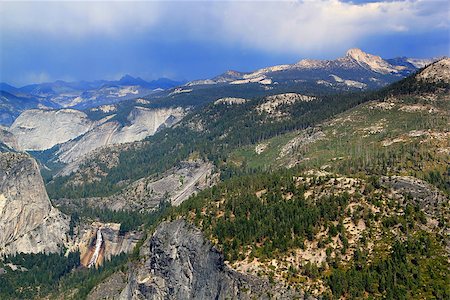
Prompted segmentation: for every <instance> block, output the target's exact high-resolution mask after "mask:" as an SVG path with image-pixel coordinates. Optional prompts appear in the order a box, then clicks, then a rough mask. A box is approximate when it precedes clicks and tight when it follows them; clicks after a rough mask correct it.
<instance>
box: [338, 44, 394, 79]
mask: <svg viewBox="0 0 450 300" xmlns="http://www.w3.org/2000/svg"><path fill="white" fill-rule="evenodd" d="M345 57H347V58H350V59H352V60H354V61H355V62H356V63H357V64H359V65H360V66H361V67H364V68H368V69H370V70H372V71H374V72H377V73H381V74H389V73H397V72H398V70H397V69H396V68H395V67H394V66H392V65H391V64H390V63H388V62H387V61H385V60H384V59H382V58H381V57H380V56H377V55H373V54H369V53H366V52H364V51H362V50H361V49H358V48H352V49H349V50H348V51H347V53H346V55H345Z"/></svg>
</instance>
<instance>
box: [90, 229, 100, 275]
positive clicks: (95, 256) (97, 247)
mask: <svg viewBox="0 0 450 300" xmlns="http://www.w3.org/2000/svg"><path fill="white" fill-rule="evenodd" d="M102 242H103V238H102V230H101V229H100V228H99V229H98V230H97V240H96V242H95V251H94V254H93V255H92V257H91V260H90V261H89V264H88V268H91V267H92V266H95V263H96V262H97V259H98V256H99V254H100V249H101V247H102Z"/></svg>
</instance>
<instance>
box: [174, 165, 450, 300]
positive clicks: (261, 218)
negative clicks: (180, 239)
mask: <svg viewBox="0 0 450 300" xmlns="http://www.w3.org/2000/svg"><path fill="white" fill-rule="evenodd" d="M308 178H309V179H308ZM361 180H362V182H361V183H353V185H352V186H351V187H343V186H341V185H340V183H339V181H338V180H337V179H336V178H334V177H333V176H331V175H328V176H325V177H323V176H322V177H316V176H311V175H310V176H309V177H308V176H306V177H305V175H303V176H302V175H301V173H300V172H299V171H298V170H297V169H291V170H279V171H275V172H270V173H267V172H257V173H255V174H252V175H241V176H233V177H232V178H230V179H227V180H225V181H224V182H222V183H220V184H218V185H217V186H215V187H213V188H211V189H208V190H205V191H203V192H201V193H199V194H198V195H197V196H194V197H191V198H190V199H188V200H187V201H185V202H184V203H183V204H182V205H181V206H180V207H178V208H173V209H172V210H171V212H170V218H177V217H179V216H180V215H181V216H184V217H186V218H188V219H189V220H191V221H192V222H193V223H194V224H195V225H196V226H198V227H199V228H201V229H202V231H203V232H204V233H205V234H206V235H207V236H209V238H210V240H211V241H213V243H214V244H215V245H216V246H217V247H218V248H219V249H220V250H221V251H222V252H223V253H224V256H225V258H226V259H227V260H229V261H230V262H231V263H232V264H234V265H235V266H239V265H241V264H245V263H246V262H247V261H252V260H253V259H254V258H256V259H258V261H259V262H261V263H263V264H264V263H266V264H267V265H266V267H265V268H266V269H265V270H266V271H265V272H266V273H262V274H266V275H267V276H269V277H270V278H273V276H275V274H278V275H277V276H281V277H283V276H285V278H286V280H288V282H289V284H291V285H293V286H298V284H300V286H299V287H301V288H305V286H304V285H302V284H301V283H302V282H304V280H305V279H301V278H304V276H306V277H308V278H310V279H309V280H312V281H313V282H317V281H318V280H322V282H323V283H325V287H326V291H328V292H326V293H325V294H324V295H325V296H326V295H327V293H329V294H328V295H329V296H330V297H332V298H335V299H339V298H340V297H342V296H344V297H346V298H351V299H354V298H365V297H368V298H369V299H370V298H371V297H372V298H386V299H405V297H409V298H411V297H412V298H415V297H416V296H415V295H421V297H420V298H427V299H445V298H448V296H449V292H450V290H449V288H448V287H449V284H448V283H449V282H450V276H449V274H448V269H449V268H450V265H449V263H448V261H447V258H446V252H445V250H444V246H443V242H442V237H441V236H440V235H439V234H436V233H431V232H430V231H424V230H423V229H421V228H423V226H424V225H425V224H426V223H427V219H426V216H425V214H424V212H423V211H422V210H421V209H420V208H419V207H418V206H414V205H412V204H410V203H409V202H407V203H406V204H403V205H400V204H399V203H398V200H395V198H390V196H388V195H389V193H390V192H389V190H386V188H385V187H382V186H380V184H379V182H378V178H377V177H376V176H373V177H369V178H366V179H365V180H364V179H361ZM333 182H334V183H333ZM351 188H355V189H356V190H361V191H362V192H363V194H360V193H358V192H352V193H351V194H349V193H348V192H347V191H348V190H351ZM311 191H315V192H314V193H311V195H313V194H315V195H316V196H314V197H308V198H305V196H304V195H305V194H307V193H308V192H311ZM405 197H407V196H405ZM372 205H373V207H377V209H375V208H371V207H372ZM350 207H353V208H352V209H350ZM360 219H362V220H363V221H364V224H365V226H364V227H363V228H366V229H365V230H364V231H363V232H362V233H361V235H360V238H359V240H350V236H351V232H350V231H348V230H349V229H348V228H347V226H349V225H348V222H349V220H351V222H353V223H354V224H358V220H360ZM346 224H347V225H346ZM440 226H442V225H440ZM346 228H347V229H346ZM375 232H378V234H375ZM369 236H370V239H368V237H369ZM335 238H337V241H339V242H338V243H337V244H336V245H337V247H336V246H333V247H332V246H331V245H333V243H335V242H333V239H335ZM369 240H370V242H372V243H374V244H375V247H374V248H373V251H369V250H368V249H369V247H368V242H369ZM313 243H317V247H318V248H317V249H315V250H314V251H317V252H319V251H320V249H326V255H327V258H326V262H327V265H328V267H326V265H323V264H322V265H319V266H317V265H315V264H314V263H310V262H308V263H307V264H306V265H292V263H291V262H290V261H289V260H285V258H286V257H290V256H291V255H293V253H295V250H296V249H302V250H303V251H306V248H307V245H309V246H310V245H312V244H313ZM339 245H340V246H339ZM309 246H308V247H309ZM335 247H336V248H335ZM371 247H372V246H371ZM350 254H351V258H350V260H346V259H344V255H350ZM272 259H275V260H276V261H278V264H280V267H274V266H273V265H271V264H270V262H271V261H272ZM284 262H287V263H284ZM283 263H284V264H283ZM299 270H301V271H302V272H301V273H300V272H299ZM259 272H261V271H259ZM282 274H287V275H282ZM302 276H303V277H302Z"/></svg>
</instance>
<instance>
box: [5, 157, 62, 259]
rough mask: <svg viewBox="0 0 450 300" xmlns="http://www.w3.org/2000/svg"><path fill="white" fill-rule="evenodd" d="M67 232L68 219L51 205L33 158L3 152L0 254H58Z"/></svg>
mask: <svg viewBox="0 0 450 300" xmlns="http://www.w3.org/2000/svg"><path fill="white" fill-rule="evenodd" d="M68 229H69V220H68V218H67V217H65V216H64V215H63V214H62V213H61V212H59V210H57V209H56V208H54V207H53V206H52V205H51V203H50V200H49V198H48V196H47V192H46V191H45V187H44V182H43V180H42V177H41V175H40V173H39V167H38V165H37V163H36V162H35V161H34V159H32V158H31V157H29V156H28V155H27V154H23V153H11V152H9V153H8V152H7V153H0V232H1V234H0V255H5V254H13V253H18V252H23V253H39V252H46V253H49V252H58V251H60V249H61V248H62V247H63V246H64V244H65V243H66V242H67V235H66V232H67V231H68Z"/></svg>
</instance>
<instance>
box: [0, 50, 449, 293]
mask: <svg viewBox="0 0 450 300" xmlns="http://www.w3.org/2000/svg"><path fill="white" fill-rule="evenodd" d="M449 70H450V60H449V59H448V58H442V59H438V60H437V61H435V60H431V59H430V60H414V59H409V58H397V59H383V58H381V57H379V56H376V55H371V54H367V53H364V52H362V51H361V50H359V49H350V50H348V51H347V53H346V55H345V56H344V57H341V58H338V59H336V60H309V59H308V60H306V59H305V60H301V61H299V62H298V63H295V64H291V65H278V66H272V67H267V68H263V69H259V70H256V71H253V72H238V71H228V72H226V73H224V74H222V75H219V76H216V77H213V78H211V79H206V80H196V81H191V82H188V83H185V84H177V85H176V86H170V84H172V83H168V84H169V86H165V90H158V91H154V90H153V91H151V92H150V93H148V94H145V95H144V94H140V92H139V93H137V92H136V93H134V92H133V91H134V90H133V89H132V88H129V89H127V90H126V91H129V93H128V92H126V93H125V91H123V93H125V94H126V95H125V96H121V95H122V94H120V93H121V92H118V93H119V94H118V96H117V97H116V98H114V99H111V101H109V100H99V101H98V102H97V101H94V100H92V99H91V100H86V99H84V100H80V102H77V104H76V105H72V104H73V100H71V101H72V102H68V100H61V99H60V98H58V99H60V100H58V101H59V102H58V101H57V100H55V98H51V97H50V96H45V97H44V96H42V98H40V100H39V101H44V100H43V99H45V101H50V100H51V101H53V102H54V103H57V104H58V105H59V106H58V107H56V106H55V107H51V108H48V107H46V108H43V107H39V105H37V106H35V107H27V108H26V109H24V108H23V107H16V108H14V109H10V112H9V113H8V114H9V115H8V117H5V120H6V119H8V120H9V121H8V122H9V124H7V127H6V126H5V127H2V132H1V134H0V142H1V144H0V151H1V153H0V187H1V190H0V229H1V231H2V232H3V233H4V235H2V236H1V237H0V255H1V256H2V260H0V282H1V287H0V298H2V299H3V298H5V299H105V298H107V299H130V300H131V299H229V298H231V299H362V298H363V299H405V298H412V299H446V298H448V297H449V296H450V290H449V286H450V285H449V282H450V278H449V275H448V274H449V272H448V270H449V268H450V265H449V253H450V252H449V251H450V240H449V233H450V231H449V222H450V201H449V197H450V166H449V162H450V131H449V130H450V96H449V95H450V94H449V93H450V77H449V74H450V72H449ZM138 79H139V78H132V77H124V78H122V79H121V80H120V81H121V84H122V85H123V86H125V85H127V84H130V86H132V85H131V83H132V84H136V85H138V83H139V84H141V85H142V86H145V87H146V88H147V89H150V85H148V84H147V85H146V84H145V83H143V82H142V80H138ZM130 82H131V83H130ZM115 84H119V83H118V82H116V83H115ZM155 84H156V83H155ZM127 86H128V85H127ZM36 88H37V87H36ZM39 88H43V86H40V87H39ZM53 88H54V87H53ZM53 88H52V89H53ZM90 88H92V89H94V88H95V86H91V87H90ZM122 88H123V89H125V87H122ZM152 88H153V86H152ZM155 89H156V88H155ZM22 90H23V91H24V90H27V91H28V90H29V89H28V88H27V89H22ZM30 91H31V89H30ZM9 92H14V90H12V89H11V88H10V89H9ZM30 93H31V92H30ZM33 93H37V92H33ZM49 97H50V98H49ZM52 97H53V96H52ZM118 97H119V98H123V99H121V101H119V100H117V99H118ZM128 97H129V98H128ZM111 98H112V97H111ZM5 99H6V98H4V99H3V98H2V101H6V100H5ZM8 99H12V98H8ZM99 99H100V98H99ZM8 101H9V100H8ZM2 103H3V102H2ZM17 103H19V104H20V103H21V102H17ZM2 107H3V106H2ZM13 111H14V113H12V112H13ZM19 112H20V113H19ZM11 266H13V267H11ZM49 266H51V267H49ZM31 282H33V284H34V285H33V286H32V287H30V286H29V285H30V283H31Z"/></svg>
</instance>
